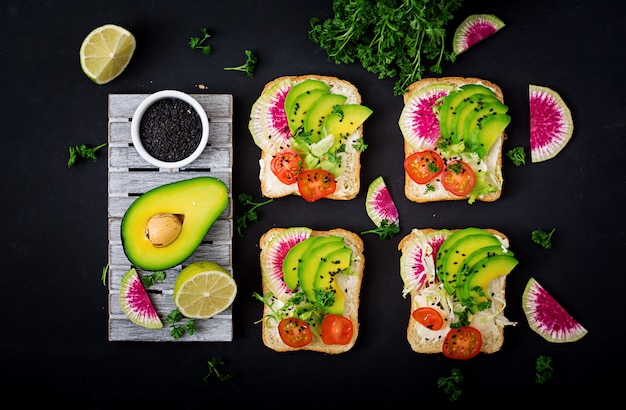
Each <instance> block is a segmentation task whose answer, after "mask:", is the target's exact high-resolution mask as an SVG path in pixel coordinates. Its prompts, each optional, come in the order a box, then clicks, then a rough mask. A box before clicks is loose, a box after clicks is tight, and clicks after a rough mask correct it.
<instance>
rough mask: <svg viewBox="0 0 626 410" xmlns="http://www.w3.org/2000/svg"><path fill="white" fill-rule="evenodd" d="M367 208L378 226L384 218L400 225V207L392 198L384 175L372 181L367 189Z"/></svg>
mask: <svg viewBox="0 0 626 410" xmlns="http://www.w3.org/2000/svg"><path fill="white" fill-rule="evenodd" d="M365 210H366V211H367V215H368V216H369V217H370V219H371V220H372V222H374V224H375V225H376V226H378V227H380V225H381V223H382V222H383V221H384V220H387V222H388V223H394V224H396V225H397V226H398V227H399V226H400V215H399V214H398V208H396V204H395V203H394V202H393V199H392V198H391V194H390V193H389V189H388V188H387V185H386V184H385V180H384V179H383V177H382V176H379V177H378V178H376V179H375V180H373V181H372V183H371V184H370V186H369V187H368V189H367V196H366V198H365Z"/></svg>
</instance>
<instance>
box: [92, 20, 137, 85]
mask: <svg viewBox="0 0 626 410" xmlns="http://www.w3.org/2000/svg"><path fill="white" fill-rule="evenodd" d="M135 46H136V43H135V37H134V36H133V35H132V33H130V32H129V31H128V30H126V29H125V28H123V27H120V26H116V25H114V24H105V25H104V26H101V27H98V28H96V29H94V30H93V31H92V32H91V33H89V34H88V35H87V37H85V39H84V40H83V44H82V45H81V47H80V66H81V68H82V69H83V72H84V73H85V74H86V75H87V77H89V78H90V79H91V80H92V81H93V82H94V83H96V84H106V83H108V82H109V81H111V80H113V79H114V78H115V77H117V76H118V75H120V74H122V71H124V69H125V68H126V66H127V65H128V63H129V61H130V59H131V57H132V56H133V53H134V52H135Z"/></svg>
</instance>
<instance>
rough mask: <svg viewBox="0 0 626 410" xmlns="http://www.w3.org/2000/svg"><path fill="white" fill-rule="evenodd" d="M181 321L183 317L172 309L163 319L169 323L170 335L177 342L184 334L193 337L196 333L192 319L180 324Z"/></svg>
mask: <svg viewBox="0 0 626 410" xmlns="http://www.w3.org/2000/svg"><path fill="white" fill-rule="evenodd" d="M182 320H183V315H182V313H180V310H178V309H173V310H172V311H171V312H170V313H168V315H167V316H166V317H165V322H166V323H170V324H171V326H170V335H171V336H172V337H173V338H174V339H176V340H178V339H180V338H181V337H183V336H184V335H185V332H186V333H188V334H189V335H193V334H194V332H195V331H196V327H195V324H194V321H193V319H188V320H187V323H185V324H181V323H178V322H181V321H182Z"/></svg>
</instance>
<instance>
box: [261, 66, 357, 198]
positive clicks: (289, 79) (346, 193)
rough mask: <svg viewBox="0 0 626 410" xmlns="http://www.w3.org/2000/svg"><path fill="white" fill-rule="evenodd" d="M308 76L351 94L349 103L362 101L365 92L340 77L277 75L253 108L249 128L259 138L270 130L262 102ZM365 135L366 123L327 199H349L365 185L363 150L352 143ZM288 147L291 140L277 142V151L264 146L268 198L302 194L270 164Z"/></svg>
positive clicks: (263, 183)
mask: <svg viewBox="0 0 626 410" xmlns="http://www.w3.org/2000/svg"><path fill="white" fill-rule="evenodd" d="M307 79H312V80H321V81H324V82H325V83H327V84H328V85H329V87H330V92H331V93H335V94H341V95H344V96H346V97H347V99H346V101H345V104H361V94H360V93H359V90H358V89H357V87H356V86H355V85H354V84H352V83H350V82H349V81H346V80H342V79H339V78H337V77H332V76H322V75H313V74H309V75H301V76H284V77H279V78H276V79H275V80H272V81H270V82H269V83H267V84H266V85H265V87H264V88H263V90H262V92H261V96H260V97H259V98H258V99H257V101H256V102H255V103H254V105H253V107H252V113H251V116H250V123H249V130H250V132H251V133H252V135H253V137H255V141H256V140H258V139H263V138H266V137H265V136H263V135H262V134H263V133H265V132H267V129H266V128H264V127H263V126H262V123H263V122H265V121H268V119H267V118H264V117H263V114H262V113H263V112H264V110H263V107H262V105H263V104H265V103H267V102H268V98H267V96H268V95H269V94H270V93H272V92H275V91H276V90H277V89H278V88H282V89H283V90H285V93H286V91H287V90H288V89H289V87H292V86H294V85H295V84H298V83H300V82H302V81H304V80H307ZM283 99H284V97H283ZM283 114H284V113H283ZM362 137H363V126H362V125H361V126H360V127H359V128H358V129H357V130H356V131H355V132H354V133H352V135H350V136H349V137H348V138H347V140H346V144H345V146H346V149H345V152H344V153H342V154H341V156H342V157H343V160H342V168H343V173H342V174H341V175H340V176H338V177H337V178H336V183H337V189H336V190H335V192H334V193H333V194H331V195H328V196H326V197H325V198H327V199H334V200H349V199H353V198H355V197H356V196H357V195H358V193H359V191H360V187H361V151H359V150H357V149H355V148H354V147H353V146H352V145H353V143H355V142H356V141H357V140H358V139H359V138H362ZM287 147H289V142H288V141H286V140H285V141H282V142H281V143H280V144H276V145H273V146H272V149H273V151H272V150H268V149H269V148H268V147H266V148H267V149H263V148H262V150H261V158H260V160H259V166H260V170H259V180H260V183H261V192H262V194H263V195H264V196H266V197H268V198H281V197H284V196H287V195H300V193H299V192H298V185H297V184H291V185H286V184H283V183H282V182H280V181H279V180H278V178H277V177H276V176H275V175H274V173H273V172H272V170H271V167H270V162H271V161H272V158H273V156H274V155H275V154H276V153H277V152H278V150H279V149H282V148H287Z"/></svg>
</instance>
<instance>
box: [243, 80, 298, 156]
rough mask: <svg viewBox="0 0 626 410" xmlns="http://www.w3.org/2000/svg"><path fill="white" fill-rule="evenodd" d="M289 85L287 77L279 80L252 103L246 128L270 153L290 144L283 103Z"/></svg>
mask: <svg viewBox="0 0 626 410" xmlns="http://www.w3.org/2000/svg"><path fill="white" fill-rule="evenodd" d="M291 86H292V83H291V80H289V79H284V80H282V81H279V82H278V83H276V84H274V85H273V86H272V87H271V88H270V89H269V90H267V91H266V92H264V93H263V94H261V96H260V97H259V98H258V99H257V100H256V101H255V102H254V104H253V105H252V109H251V112H250V121H249V122H248V129H249V130H250V134H252V138H253V140H254V142H255V144H256V145H257V146H258V147H259V148H261V150H263V151H265V152H267V153H268V154H270V155H273V154H276V153H277V152H278V151H280V150H282V149H284V148H287V147H289V146H290V143H289V138H290V137H292V134H291V131H289V123H288V121H287V114H286V113H285V107H284V104H285V98H286V97H287V93H288V92H289V90H290V89H291Z"/></svg>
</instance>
